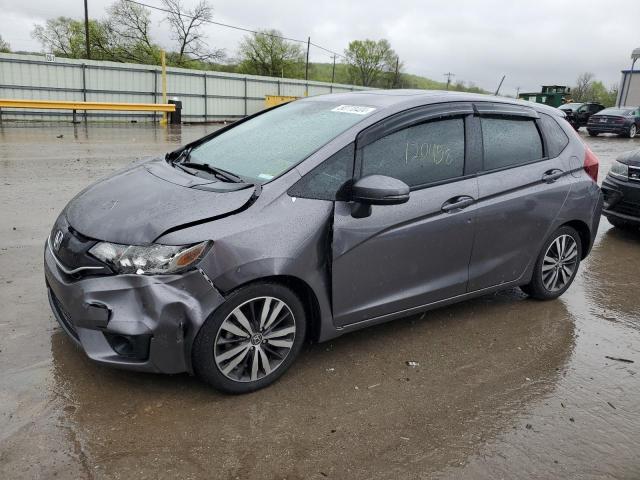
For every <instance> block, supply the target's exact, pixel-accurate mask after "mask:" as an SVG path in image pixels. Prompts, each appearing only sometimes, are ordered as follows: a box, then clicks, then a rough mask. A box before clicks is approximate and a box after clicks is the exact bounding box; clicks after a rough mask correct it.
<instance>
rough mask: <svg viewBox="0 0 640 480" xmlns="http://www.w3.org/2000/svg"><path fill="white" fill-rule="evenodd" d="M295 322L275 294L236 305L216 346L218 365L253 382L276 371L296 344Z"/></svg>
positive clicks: (235, 376) (227, 374)
mask: <svg viewBox="0 0 640 480" xmlns="http://www.w3.org/2000/svg"><path fill="white" fill-rule="evenodd" d="M295 336H296V321H295V317H294V315H293V313H292V311H291V309H290V308H289V306H288V305H287V304H286V303H285V302H283V301H282V300H279V299H277V298H275V297H257V298H253V299H251V300H248V301H246V302H244V303H243V304H241V305H239V306H237V307H236V308H235V309H234V310H233V311H232V312H231V313H230V314H229V315H228V316H227V317H226V318H225V320H224V321H223V322H222V324H221V325H220V328H219V330H218V333H217V335H216V339H215V342H214V347H213V356H214V359H215V362H216V366H217V367H218V369H219V370H220V372H222V374H223V375H224V376H225V377H227V378H229V379H230V380H233V381H236V382H254V381H256V380H260V379H261V378H264V377H266V376H268V375H270V374H271V373H272V372H273V371H274V370H276V369H277V368H278V367H279V366H280V365H281V364H282V362H283V361H284V360H285V358H287V355H288V354H289V352H290V351H291V348H292V347H293V344H294V340H295Z"/></svg>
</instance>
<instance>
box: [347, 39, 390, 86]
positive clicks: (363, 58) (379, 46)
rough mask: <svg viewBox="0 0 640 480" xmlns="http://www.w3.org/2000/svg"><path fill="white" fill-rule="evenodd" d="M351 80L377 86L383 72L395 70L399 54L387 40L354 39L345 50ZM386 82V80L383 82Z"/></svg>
mask: <svg viewBox="0 0 640 480" xmlns="http://www.w3.org/2000/svg"><path fill="white" fill-rule="evenodd" d="M344 53H345V57H346V63H347V64H348V65H349V72H350V74H351V80H352V82H353V83H356V84H357V85H363V86H366V87H370V86H376V85H377V84H378V83H377V82H378V81H379V80H380V79H381V78H382V77H383V76H384V75H383V74H385V73H389V72H394V71H395V65H396V61H397V60H398V56H397V55H396V53H395V52H394V51H393V49H392V48H391V45H390V44H389V42H388V41H387V40H384V39H382V40H378V41H375V40H368V39H367V40H354V41H352V42H349V46H348V47H347V49H346V50H345V51H344ZM383 83H384V82H383Z"/></svg>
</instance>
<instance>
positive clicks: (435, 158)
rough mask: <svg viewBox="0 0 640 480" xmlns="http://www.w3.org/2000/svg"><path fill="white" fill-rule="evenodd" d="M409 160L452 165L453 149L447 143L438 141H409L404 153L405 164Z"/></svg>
mask: <svg viewBox="0 0 640 480" xmlns="http://www.w3.org/2000/svg"><path fill="white" fill-rule="evenodd" d="M409 161H418V162H422V163H424V164H427V163H433V165H442V164H444V165H451V164H452V163H453V158H451V150H450V148H449V147H448V146H447V145H440V144H437V143H416V142H407V145H406V148H405V154H404V163H405V165H408V164H409Z"/></svg>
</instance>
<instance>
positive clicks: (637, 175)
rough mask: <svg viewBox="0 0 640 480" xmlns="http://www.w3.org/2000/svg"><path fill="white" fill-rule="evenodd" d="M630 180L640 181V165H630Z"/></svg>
mask: <svg viewBox="0 0 640 480" xmlns="http://www.w3.org/2000/svg"><path fill="white" fill-rule="evenodd" d="M629 180H633V181H634V182H640V167H631V166H630V167H629Z"/></svg>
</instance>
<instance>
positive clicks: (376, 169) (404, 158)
mask: <svg viewBox="0 0 640 480" xmlns="http://www.w3.org/2000/svg"><path fill="white" fill-rule="evenodd" d="M463 173H464V118H447V119H444V120H434V121H430V122H426V123H421V124H419V125H414V126H412V127H408V128H405V129H403V130H399V131H397V132H394V133H392V134H390V135H387V136H386V137H383V138H381V139H379V140H376V141H375V142H373V143H371V144H369V145H367V146H365V147H364V148H363V149H362V176H365V175H373V174H379V175H387V176H390V177H394V178H397V179H399V180H402V181H403V182H405V183H406V184H407V185H409V186H410V187H418V186H421V185H427V184H430V183H435V182H441V181H445V180H449V179H452V178H456V177H460V176H462V175H463Z"/></svg>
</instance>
